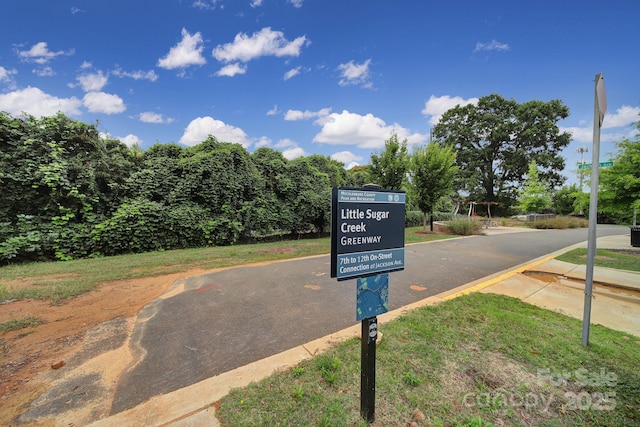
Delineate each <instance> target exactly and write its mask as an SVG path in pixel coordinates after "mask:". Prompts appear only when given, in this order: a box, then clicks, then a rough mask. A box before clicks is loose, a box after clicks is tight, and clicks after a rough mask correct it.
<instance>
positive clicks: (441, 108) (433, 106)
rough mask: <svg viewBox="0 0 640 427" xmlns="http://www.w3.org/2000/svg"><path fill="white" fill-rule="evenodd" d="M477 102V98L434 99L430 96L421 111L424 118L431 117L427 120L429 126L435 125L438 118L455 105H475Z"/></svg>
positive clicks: (443, 97) (441, 97)
mask: <svg viewBox="0 0 640 427" xmlns="http://www.w3.org/2000/svg"><path fill="white" fill-rule="evenodd" d="M478 101H479V99H478V98H469V99H464V98H461V97H459V96H453V97H451V96H449V95H444V96H439V97H435V96H433V95H431V96H430V97H429V100H428V101H427V102H425V104H424V109H423V110H422V114H424V115H425V116H431V118H430V119H429V124H431V125H436V124H438V122H439V121H440V118H441V117H442V115H443V114H444V113H446V112H447V111H448V110H450V109H452V108H454V107H455V106H457V105H460V106H465V105H468V104H474V105H475V104H477V103H478Z"/></svg>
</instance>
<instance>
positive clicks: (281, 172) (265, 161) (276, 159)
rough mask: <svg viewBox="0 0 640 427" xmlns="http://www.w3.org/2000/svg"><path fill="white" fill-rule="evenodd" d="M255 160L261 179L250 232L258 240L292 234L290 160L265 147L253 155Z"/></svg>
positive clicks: (249, 217)
mask: <svg viewBox="0 0 640 427" xmlns="http://www.w3.org/2000/svg"><path fill="white" fill-rule="evenodd" d="M251 160H252V161H253V163H254V165H255V166H256V168H257V169H258V172H259V174H260V176H261V179H260V182H259V184H260V187H259V190H258V191H259V195H258V196H256V197H255V198H254V200H253V201H252V202H251V209H250V210H248V211H247V218H246V222H247V229H248V230H251V231H252V232H253V233H255V234H256V235H257V236H258V237H259V236H261V235H269V234H273V233H281V234H282V233H285V234H286V233H289V232H290V231H291V229H292V226H293V223H294V219H293V212H292V210H291V206H290V205H289V203H288V199H287V197H288V194H290V193H291V191H292V189H293V186H294V184H293V181H292V179H291V177H290V176H289V174H288V164H289V161H288V160H287V159H286V158H285V157H284V155H283V154H282V152H280V151H277V150H274V149H272V148H268V147H261V148H258V149H257V150H255V151H254V152H253V153H252V154H251Z"/></svg>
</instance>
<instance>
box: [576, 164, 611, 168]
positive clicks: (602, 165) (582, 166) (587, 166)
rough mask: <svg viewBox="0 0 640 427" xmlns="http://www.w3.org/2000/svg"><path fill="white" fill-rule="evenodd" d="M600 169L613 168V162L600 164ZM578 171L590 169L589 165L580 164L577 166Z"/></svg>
mask: <svg viewBox="0 0 640 427" xmlns="http://www.w3.org/2000/svg"><path fill="white" fill-rule="evenodd" d="M599 165H600V167H601V168H608V167H609V166H613V162H600V163H599ZM578 169H591V163H582V164H579V165H578Z"/></svg>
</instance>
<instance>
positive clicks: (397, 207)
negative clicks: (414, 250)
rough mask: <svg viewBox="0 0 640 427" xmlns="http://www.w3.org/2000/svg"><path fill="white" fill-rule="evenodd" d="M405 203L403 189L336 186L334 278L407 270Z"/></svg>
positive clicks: (332, 255) (332, 243)
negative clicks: (405, 265) (405, 262)
mask: <svg viewBox="0 0 640 427" xmlns="http://www.w3.org/2000/svg"><path fill="white" fill-rule="evenodd" d="M405 204H406V194H405V193H404V192H402V191H385V190H375V191H373V190H364V189H342V188H334V189H333V199H332V217H331V227H332V229H331V277H337V278H338V280H347V279H352V278H357V277H365V276H371V275H376V274H380V273H386V272H391V271H399V270H403V269H404V227H405Z"/></svg>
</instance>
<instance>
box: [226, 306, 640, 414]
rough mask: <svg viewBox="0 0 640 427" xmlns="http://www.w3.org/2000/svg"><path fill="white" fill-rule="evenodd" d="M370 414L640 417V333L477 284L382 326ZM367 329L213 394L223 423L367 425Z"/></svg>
mask: <svg viewBox="0 0 640 427" xmlns="http://www.w3.org/2000/svg"><path fill="white" fill-rule="evenodd" d="M380 331H381V332H382V333H383V339H382V341H381V342H380V344H379V346H378V349H377V357H376V359H377V360H376V401H375V418H376V422H375V425H380V426H382V425H412V424H411V423H412V422H413V423H415V424H414V425H418V426H420V425H432V426H492V425H496V426H497V425H510V426H518V425H522V426H528V425H546V426H575V425H616V426H626V425H629V426H630V425H639V424H640V373H639V372H638V369H637V367H638V366H640V351H638V349H639V348H640V338H638V337H635V336H632V335H629V334H625V333H621V332H616V331H612V330H610V329H607V328H604V327H601V326H598V325H594V326H593V327H592V330H591V339H590V344H589V346H588V347H586V348H585V347H583V346H582V345H581V335H580V334H581V323H580V321H578V320H576V319H573V318H569V317H567V316H564V315H562V314H559V313H556V312H552V311H547V310H544V309H541V308H538V307H535V306H532V305H529V304H526V303H523V302H521V301H520V300H518V299H514V298H510V297H506V296H500V295H491V294H470V295H466V296H463V297H460V298H457V299H454V300H451V301H447V302H445V303H442V304H439V305H437V306H431V307H424V308H421V309H419V310H416V311H413V312H410V313H408V314H406V315H404V316H403V317H401V318H399V319H397V320H394V321H391V322H389V323H387V324H384V325H382V326H381V327H380ZM359 399H360V340H359V338H353V339H349V340H347V341H345V342H343V343H341V344H338V345H337V346H335V347H334V348H332V349H330V350H328V351H327V352H325V353H322V354H320V355H318V356H316V357H315V358H313V359H309V360H306V361H303V362H301V363H300V364H298V365H297V366H295V367H292V368H290V369H287V370H284V371H281V372H278V373H276V374H274V375H272V376H270V377H268V378H266V379H264V380H262V381H260V382H256V383H252V384H250V385H249V386H247V387H244V388H239V389H234V390H232V391H231V392H230V393H229V394H228V395H227V396H226V397H225V398H223V399H222V400H221V401H220V402H218V403H217V410H216V414H217V417H218V419H219V420H220V422H221V424H222V426H289V425H296V426H364V425H366V423H365V421H364V420H363V419H362V418H361V416H360V413H359V409H360V408H359V404H360V400H359Z"/></svg>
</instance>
